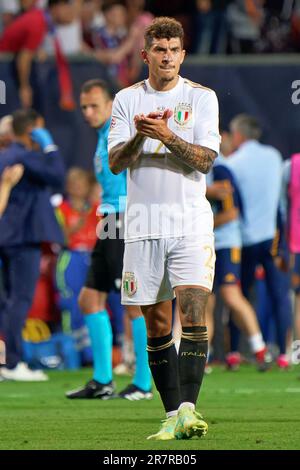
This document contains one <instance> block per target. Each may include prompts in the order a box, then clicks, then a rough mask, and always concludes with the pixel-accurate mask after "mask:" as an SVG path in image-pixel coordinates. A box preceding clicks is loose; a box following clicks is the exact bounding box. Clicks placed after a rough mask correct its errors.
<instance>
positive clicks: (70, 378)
mask: <svg viewBox="0 0 300 470" xmlns="http://www.w3.org/2000/svg"><path fill="white" fill-rule="evenodd" d="M299 369H300V368H299V367H294V369H293V370H292V371H289V372H280V371H278V370H275V369H274V370H271V371H269V372H267V373H258V372H256V371H255V369H254V368H253V367H252V366H244V367H243V368H242V369H241V370H240V371H239V372H227V371H224V369H223V368H221V367H215V368H214V370H213V373H212V374H211V375H209V376H207V377H205V381H204V386H203V389H202V393H201V397H200V400H199V404H198V409H199V411H201V412H202V413H203V414H204V417H205V419H206V420H207V422H208V424H209V431H208V434H207V435H206V436H205V437H204V438H202V439H195V438H194V439H192V440H188V441H176V440H174V441H167V442H153V441H147V440H146V437H147V436H148V435H149V434H152V433H155V432H157V430H158V427H159V422H160V419H162V418H163V417H164V413H163V409H162V405H161V403H160V400H159V398H158V395H157V393H155V396H154V399H153V400H151V401H147V402H146V401H140V402H129V401H127V400H117V399H116V400H109V401H101V400H83V401H81V400H67V399H66V398H64V391H66V390H69V389H70V388H71V389H72V388H74V387H75V388H76V387H77V386H78V385H81V384H82V383H84V382H85V381H87V380H88V379H89V378H90V374H91V371H90V370H83V371H78V372H65V371H64V372H51V373H50V374H49V375H50V381H49V382H46V383H36V384H29V383H13V382H0V436H1V438H0V449H9V450H11V449H94V450H98V449H102V450H116V449H120V450H124V449H129V450H136V449H144V450H161V451H163V450H188V449H189V450H201V449H211V450H214V449H255V450H259V449H300V380H299V374H300V370H299ZM116 381H117V387H118V390H120V388H122V387H123V386H124V385H126V384H127V383H128V381H129V380H128V378H124V377H122V378H120V377H118V378H117V380H116Z"/></svg>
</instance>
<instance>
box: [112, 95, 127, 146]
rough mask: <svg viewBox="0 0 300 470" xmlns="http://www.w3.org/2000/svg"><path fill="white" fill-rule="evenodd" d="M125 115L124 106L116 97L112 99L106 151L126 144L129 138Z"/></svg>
mask: <svg viewBox="0 0 300 470" xmlns="http://www.w3.org/2000/svg"><path fill="white" fill-rule="evenodd" d="M127 116H128V112H127V113H126V109H125V104H124V103H121V100H120V99H119V97H118V96H116V98H115V99H114V102H113V107H112V118H111V125H110V130H109V134H108V151H110V150H111V149H112V148H114V147H115V146H116V145H118V144H120V143H123V142H127V141H128V140H129V139H130V138H131V134H130V124H129V120H128V117H127Z"/></svg>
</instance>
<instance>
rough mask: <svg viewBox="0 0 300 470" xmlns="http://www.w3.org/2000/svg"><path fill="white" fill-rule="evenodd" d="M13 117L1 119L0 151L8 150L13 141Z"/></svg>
mask: <svg viewBox="0 0 300 470" xmlns="http://www.w3.org/2000/svg"><path fill="white" fill-rule="evenodd" d="M13 138H14V134H13V129H12V116H4V117H3V118H2V119H0V150H4V149H5V148H7V147H8V146H9V145H10V144H11V143H12V141H13Z"/></svg>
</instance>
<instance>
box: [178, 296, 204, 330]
mask: <svg viewBox="0 0 300 470" xmlns="http://www.w3.org/2000/svg"><path fill="white" fill-rule="evenodd" d="M209 295H210V293H209V292H208V291H206V290H204V289H201V288H200V287H187V288H185V289H180V290H178V298H179V307H180V311H181V321H182V324H183V325H186V326H195V325H202V326H205V309H206V304H207V300H208V297H209Z"/></svg>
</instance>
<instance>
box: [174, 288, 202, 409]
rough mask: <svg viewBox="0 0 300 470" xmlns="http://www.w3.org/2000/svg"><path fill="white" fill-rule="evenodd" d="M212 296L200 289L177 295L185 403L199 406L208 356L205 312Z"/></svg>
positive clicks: (181, 386) (181, 375) (190, 289)
mask: <svg viewBox="0 0 300 470" xmlns="http://www.w3.org/2000/svg"><path fill="white" fill-rule="evenodd" d="M209 295H210V293H209V292H208V291H206V290H204V289H201V288H198V287H197V288H186V289H181V290H179V291H178V293H177V297H178V298H179V307H180V311H181V321H182V325H183V326H182V336H181V343H180V348H179V355H178V359H179V378H180V392H181V400H182V402H189V403H194V404H196V401H197V398H198V395H199V391H200V387H201V384H202V380H203V375H204V370H205V364H206V361H207V354H208V335H207V327H206V326H205V308H206V304H207V300H208V297H209Z"/></svg>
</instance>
